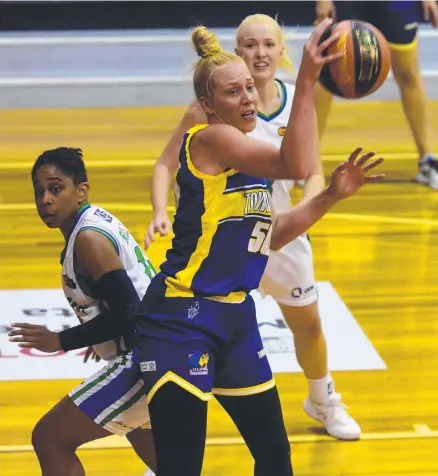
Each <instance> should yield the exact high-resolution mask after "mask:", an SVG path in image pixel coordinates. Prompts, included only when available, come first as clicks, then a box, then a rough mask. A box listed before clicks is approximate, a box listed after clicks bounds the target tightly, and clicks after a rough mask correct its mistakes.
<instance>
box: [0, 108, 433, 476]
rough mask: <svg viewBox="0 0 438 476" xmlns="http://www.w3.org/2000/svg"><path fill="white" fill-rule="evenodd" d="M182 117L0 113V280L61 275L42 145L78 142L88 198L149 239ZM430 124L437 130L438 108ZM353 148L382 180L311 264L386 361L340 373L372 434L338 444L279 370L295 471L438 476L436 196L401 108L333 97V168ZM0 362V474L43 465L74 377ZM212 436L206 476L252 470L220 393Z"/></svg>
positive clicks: (318, 230) (327, 226)
mask: <svg viewBox="0 0 438 476" xmlns="http://www.w3.org/2000/svg"><path fill="white" fill-rule="evenodd" d="M180 114H181V109H177V108H174V109H172V108H169V109H165V110H158V109H131V110H114V111H103V110H101V111H99V110H96V111H3V112H0V289H15V288H50V287H59V284H60V280H59V271H60V270H59V265H58V256H59V251H60V249H61V247H62V241H61V239H60V234H59V233H57V232H56V231H51V230H47V229H46V228H45V227H44V225H43V224H42V223H41V222H40V221H39V219H38V218H37V217H36V214H35V211H34V206H33V203H32V189H31V183H30V179H29V171H30V167H31V165H32V162H33V160H34V159H35V157H36V155H37V154H38V153H39V152H40V151H42V150H44V149H45V148H50V147H54V146H57V145H61V144H69V145H75V146H82V147H83V148H84V152H85V157H86V158H87V157H88V158H89V175H90V182H91V186H92V192H91V199H92V201H94V202H95V203H98V204H101V205H103V206H105V207H107V208H108V209H109V210H110V211H112V212H114V213H115V214H117V216H118V217H119V218H120V219H121V220H122V221H123V222H124V223H125V224H126V226H127V227H128V228H129V229H130V230H131V232H132V234H133V235H134V236H135V238H136V239H137V240H139V241H140V242H142V236H143V234H144V230H145V228H146V224H147V223H148V222H149V219H150V212H151V209H150V205H149V182H150V176H151V170H152V165H153V162H154V159H155V157H156V155H157V153H159V151H160V149H161V148H162V146H163V144H164V141H165V140H166V137H167V136H168V134H169V131H170V130H171V128H172V127H173V126H174V125H175V123H176V122H177V121H178V118H179V115H180ZM432 123H433V126H434V128H435V129H436V127H437V126H438V107H437V105H435V104H433V105H432ZM356 145H363V146H364V147H369V148H372V149H377V150H379V151H380V150H381V151H382V153H384V155H385V156H386V157H387V162H386V164H385V165H384V166H383V167H382V168H383V169H385V171H387V172H388V179H387V180H386V181H385V183H382V184H379V185H374V186H370V187H368V188H366V189H364V190H363V191H362V192H361V193H359V194H358V195H357V196H355V197H353V198H352V199H350V200H348V201H346V202H344V203H342V204H340V205H338V206H337V207H336V208H335V209H334V210H333V211H332V212H331V213H330V214H329V215H328V216H326V217H325V218H324V219H323V220H322V221H321V222H320V223H318V224H317V225H316V226H315V227H313V229H312V230H311V237H312V244H313V249H314V257H315V268H316V274H317V279H318V280H319V281H330V282H331V283H332V285H333V286H334V287H335V288H336V290H337V292H338V293H339V295H340V296H341V297H342V299H343V300H344V302H345V303H346V304H347V306H348V307H349V309H350V310H351V312H352V313H353V315H354V316H355V318H356V319H357V321H358V322H359V324H360V325H361V327H362V329H363V330H364V332H365V333H366V335H367V336H368V338H369V339H370V340H371V342H372V344H373V345H374V347H375V348H376V349H377V351H378V352H379V354H380V356H381V357H382V359H383V360H384V361H385V363H386V365H387V367H388V369H387V370H381V371H362V372H336V373H335V374H334V377H335V380H336V387H337V390H338V391H339V392H340V393H342V395H343V398H344V400H345V402H346V403H347V404H348V405H349V406H350V411H351V413H352V415H353V416H354V417H355V418H357V420H358V421H359V423H360V424H361V426H362V429H363V432H364V434H363V439H362V441H359V442H353V443H348V442H337V441H333V440H332V439H331V438H329V437H327V436H325V435H324V432H323V431H322V430H321V428H320V427H319V425H317V424H314V423H313V422H312V421H311V420H309V419H308V418H307V417H306V415H305V414H304V412H303V411H302V408H301V407H302V403H303V400H304V398H305V395H306V383H305V381H304V379H303V376H302V374H279V375H277V382H278V387H279V390H280V395H281V399H282V405H283V410H284V415H285V421H286V426H287V430H288V433H289V435H290V440H291V443H292V454H293V462H294V469H295V474H296V475H299V476H305V475H306V476H307V475H309V476H310V475H312V476H323V475H324V476H335V475H336V476H341V475H342V476H371V475H381V476H383V475H385V476H387V475H388V476H389V475H391V476H399V475H400V476H436V475H438V457H437V456H436V455H437V454H438V297H437V296H438V207H437V205H438V192H434V191H431V190H428V189H426V188H424V187H421V186H418V185H415V184H413V183H411V182H410V179H411V178H412V176H413V175H414V173H415V154H414V148H413V145H412V142H411V140H410V136H409V132H408V130H407V127H406V125H405V123H404V121H403V118H402V114H401V110H400V108H399V105H398V104H389V105H388V104H379V103H371V104H368V105H363V106H360V107H359V108H358V107H356V106H352V105H348V106H345V105H343V104H342V105H338V106H337V107H336V109H335V111H334V114H333V116H332V121H331V128H330V130H329V132H328V135H327V137H326V139H325V140H324V143H323V152H324V166H325V171H326V175H329V173H330V171H331V170H332V169H333V168H334V166H335V164H336V163H337V162H338V161H340V160H341V159H342V158H343V157H344V155H345V153H346V152H347V151H348V150H350V149H352V148H354V147H355V146H356ZM437 145H438V144H437ZM437 150H438V148H437ZM168 244H169V241H168V239H163V240H159V241H157V243H156V244H155V245H154V247H153V249H152V250H151V252H150V253H149V255H150V257H151V259H152V260H153V261H154V262H155V264H159V263H160V262H161V261H162V259H163V257H164V253H165V250H166V248H167V246H168ZM1 312H7V310H5V309H2V310H1ZM340 332H342V329H340ZM329 344H330V343H329ZM1 365H2V362H1V359H0V475H1V476H18V475H20V476H21V475H23V476H25V475H26V476H34V475H38V474H40V473H39V470H38V466H37V463H36V459H35V456H34V455H33V453H32V451H31V448H30V434H31V430H32V427H33V425H34V424H35V422H36V421H37V419H38V418H39V417H40V416H41V415H42V414H43V413H44V412H45V411H47V410H48V409H49V408H50V407H51V406H52V405H53V404H54V403H55V402H56V401H57V400H58V399H59V398H60V397H62V396H63V395H64V394H65V393H66V392H67V391H68V390H70V389H71V388H72V387H73V386H74V385H76V384H77V381H71V380H70V381H55V382H53V381H51V382H44V381H42V382H41V381H40V382H38V381H35V382H2V381H1ZM254 417H255V418H257V415H255V416H254ZM208 437H209V441H208V445H207V451H206V458H205V465H204V472H203V474H204V475H205V476H222V475H224V476H228V475H229V476H246V475H250V474H252V473H251V458H250V455H249V454H248V452H247V450H246V449H245V447H244V446H243V445H242V444H241V441H240V439H239V437H238V434H237V432H236V430H235V429H234V428H233V425H232V424H231V422H230V421H229V419H228V418H227V417H226V416H225V415H224V413H223V411H222V410H221V409H220V407H219V405H217V404H216V403H215V402H212V404H211V407H210V415H209V428H208ZM80 454H81V458H82V459H83V461H84V464H85V467H86V470H87V475H90V476H98V475H99V476H104V475H105V476H135V475H138V476H141V475H142V471H143V467H142V464H141V463H140V462H139V461H138V460H137V458H136V457H135V456H134V454H133V452H132V451H131V450H130V449H129V448H128V447H126V444H125V443H124V441H123V440H120V439H108V440H107V441H102V442H100V443H99V444H96V445H92V446H91V447H89V448H86V449H83V450H81V452H80ZM60 476H62V475H60ZM273 476H275V475H273Z"/></svg>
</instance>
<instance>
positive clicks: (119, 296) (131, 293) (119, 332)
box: [59, 269, 140, 351]
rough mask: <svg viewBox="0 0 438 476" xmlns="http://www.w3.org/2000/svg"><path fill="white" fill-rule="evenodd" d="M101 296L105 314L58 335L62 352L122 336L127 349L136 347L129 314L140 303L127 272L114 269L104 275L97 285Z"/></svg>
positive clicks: (133, 327)
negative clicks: (105, 309)
mask: <svg viewBox="0 0 438 476" xmlns="http://www.w3.org/2000/svg"><path fill="white" fill-rule="evenodd" d="M96 288H97V291H98V293H99V295H100V297H101V298H102V299H103V300H104V301H105V303H106V304H107V306H108V309H107V311H105V312H104V313H102V314H100V315H99V316H96V317H95V318H94V319H91V320H90V321H88V322H85V323H84V324H81V325H79V326H75V327H71V328H70V329H66V330H64V331H61V332H60V333H59V340H60V343H61V347H62V349H63V350H64V351H69V350H74V349H81V348H82V347H88V346H91V345H97V344H101V343H103V342H107V341H109V340H114V339H116V338H118V337H123V339H124V341H125V344H126V346H127V347H128V348H131V349H132V348H133V347H134V346H135V325H134V323H133V321H132V319H131V316H132V314H133V313H134V311H135V309H136V308H137V306H138V304H139V303H140V298H139V297H138V294H137V291H136V290H135V287H134V285H133V284H132V281H131V279H130V278H129V276H128V274H127V273H126V270H124V269H116V270H114V271H110V272H109V273H106V274H104V275H103V276H102V277H101V278H100V279H99V280H98V281H97V282H96Z"/></svg>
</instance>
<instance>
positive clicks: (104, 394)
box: [69, 354, 149, 436]
mask: <svg viewBox="0 0 438 476" xmlns="http://www.w3.org/2000/svg"><path fill="white" fill-rule="evenodd" d="M69 397H70V398H71V400H72V402H73V404H74V405H76V406H77V407H78V409H79V410H80V411H81V412H82V413H83V414H84V415H86V416H87V417H88V419H89V420H91V421H92V422H94V424H95V425H97V426H98V427H100V428H102V429H104V430H106V431H107V432H109V433H111V434H115V435H119V436H123V435H125V434H126V433H128V432H130V431H132V430H135V429H136V428H140V427H142V426H144V425H147V424H148V423H149V412H148V407H147V403H146V398H145V390H144V384H143V380H142V376H141V372H140V369H139V367H138V365H137V364H136V363H135V362H134V361H133V360H132V355H131V354H126V355H121V356H118V357H117V358H115V359H114V360H111V361H110V362H108V364H107V365H105V366H104V367H103V368H102V369H101V370H99V371H98V372H96V373H95V374H94V375H92V376H91V377H89V378H88V379H87V380H86V381H84V382H82V384H81V385H79V386H78V387H76V388H75V389H74V390H72V391H71V392H70V393H69Z"/></svg>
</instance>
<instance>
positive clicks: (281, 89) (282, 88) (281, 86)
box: [257, 79, 287, 122]
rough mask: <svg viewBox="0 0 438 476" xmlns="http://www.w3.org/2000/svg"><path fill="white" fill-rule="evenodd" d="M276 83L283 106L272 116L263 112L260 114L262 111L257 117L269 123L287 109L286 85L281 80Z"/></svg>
mask: <svg viewBox="0 0 438 476" xmlns="http://www.w3.org/2000/svg"><path fill="white" fill-rule="evenodd" d="M275 81H276V83H277V85H278V87H279V92H280V94H281V104H280V107H279V108H278V109H277V110H276V111H274V112H273V113H272V114H263V112H260V111H259V112H258V113H257V117H258V118H260V119H262V120H263V121H266V122H269V121H272V119H275V118H276V117H277V116H279V115H280V114H281V113H282V112H283V109H284V108H285V107H286V102H287V89H286V85H285V84H284V83H283V81H281V80H280V79H275Z"/></svg>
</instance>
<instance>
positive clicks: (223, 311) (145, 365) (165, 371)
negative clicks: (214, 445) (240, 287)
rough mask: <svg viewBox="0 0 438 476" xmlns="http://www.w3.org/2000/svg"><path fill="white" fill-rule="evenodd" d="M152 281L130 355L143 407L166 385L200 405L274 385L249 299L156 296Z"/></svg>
mask: <svg viewBox="0 0 438 476" xmlns="http://www.w3.org/2000/svg"><path fill="white" fill-rule="evenodd" d="M158 279H159V278H158ZM154 281H155V283H154V282H153V283H152V284H151V286H150V287H149V289H148V291H147V292H146V296H145V297H144V299H143V301H142V303H141V305H140V308H139V309H138V312H137V315H136V325H137V331H138V343H139V345H138V347H137V348H136V349H134V352H133V358H134V360H135V361H136V363H137V364H138V365H139V367H140V371H141V374H142V377H143V382H144V387H145V391H146V395H147V402H148V403H149V402H150V401H151V400H152V398H153V396H154V395H155V393H156V392H157V391H158V390H159V389H160V387H162V386H163V385H164V384H165V383H167V382H174V383H175V384H177V385H179V386H180V387H182V388H184V389H186V390H187V391H188V392H190V393H192V394H193V395H196V396H197V397H198V398H200V399H202V400H205V401H207V400H209V399H210V398H211V395H212V394H216V395H227V396H245V395H252V394H256V393H261V392H264V391H266V390H269V389H271V388H273V387H274V386H275V381H274V378H273V375H272V371H271V368H270V366H269V362H268V359H267V356H266V352H265V350H264V348H263V343H262V339H261V337H260V333H259V330H258V326H257V321H256V314H255V306H254V301H253V299H252V297H251V296H248V297H247V298H246V299H245V300H244V301H243V302H242V303H239V304H234V303H233V304H231V303H224V302H218V301H214V300H211V299H206V298H196V297H195V298H166V297H157V295H156V294H155V293H154V292H153V288H154V287H155V286H154V285H156V282H157V278H155V279H154ZM150 291H152V292H151V293H150Z"/></svg>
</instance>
